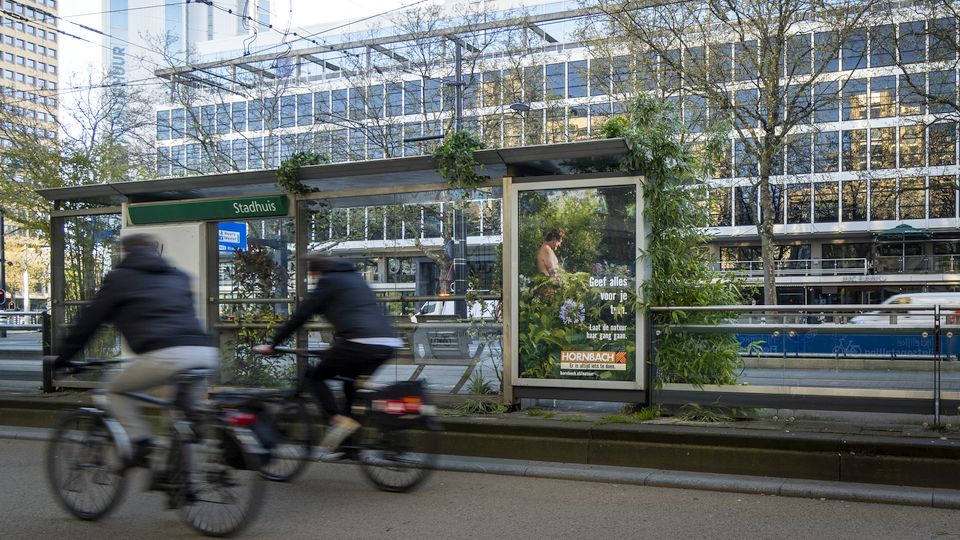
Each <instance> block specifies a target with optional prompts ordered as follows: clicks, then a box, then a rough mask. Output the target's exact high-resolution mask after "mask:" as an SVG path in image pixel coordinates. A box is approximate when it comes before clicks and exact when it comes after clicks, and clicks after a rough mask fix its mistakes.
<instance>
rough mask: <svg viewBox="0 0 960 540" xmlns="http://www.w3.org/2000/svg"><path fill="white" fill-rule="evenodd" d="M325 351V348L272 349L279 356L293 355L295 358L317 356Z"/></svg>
mask: <svg viewBox="0 0 960 540" xmlns="http://www.w3.org/2000/svg"><path fill="white" fill-rule="evenodd" d="M326 350H327V347H323V348H320V349H297V348H294V347H274V348H273V351H274V352H277V353H281V354H295V355H297V356H318V355H320V354H322V353H323V352H324V351H326Z"/></svg>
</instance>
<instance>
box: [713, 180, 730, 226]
mask: <svg viewBox="0 0 960 540" xmlns="http://www.w3.org/2000/svg"><path fill="white" fill-rule="evenodd" d="M730 197H731V196H730V188H726V187H715V188H713V189H711V190H710V226H711V227H729V226H730V225H731V224H732V220H731V218H732V215H731V214H732V210H733V209H732V208H731V204H730Z"/></svg>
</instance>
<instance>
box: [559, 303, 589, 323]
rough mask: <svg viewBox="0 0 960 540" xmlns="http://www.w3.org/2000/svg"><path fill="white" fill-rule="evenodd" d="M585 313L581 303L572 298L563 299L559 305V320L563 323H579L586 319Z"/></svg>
mask: <svg viewBox="0 0 960 540" xmlns="http://www.w3.org/2000/svg"><path fill="white" fill-rule="evenodd" d="M586 315H587V313H586V310H585V309H584V307H583V305H582V304H579V303H577V302H574V301H573V300H564V302H563V305H561V306H560V320H561V321H563V324H566V325H571V324H580V323H582V322H583V321H584V320H585V319H586Z"/></svg>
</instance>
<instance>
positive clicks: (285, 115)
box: [280, 96, 297, 128]
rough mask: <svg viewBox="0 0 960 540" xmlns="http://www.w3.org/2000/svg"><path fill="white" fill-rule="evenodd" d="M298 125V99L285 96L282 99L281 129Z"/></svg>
mask: <svg viewBox="0 0 960 540" xmlns="http://www.w3.org/2000/svg"><path fill="white" fill-rule="evenodd" d="M295 125H297V97H296V96H283V97H281V98H280V127H284V128H288V127H293V126H295Z"/></svg>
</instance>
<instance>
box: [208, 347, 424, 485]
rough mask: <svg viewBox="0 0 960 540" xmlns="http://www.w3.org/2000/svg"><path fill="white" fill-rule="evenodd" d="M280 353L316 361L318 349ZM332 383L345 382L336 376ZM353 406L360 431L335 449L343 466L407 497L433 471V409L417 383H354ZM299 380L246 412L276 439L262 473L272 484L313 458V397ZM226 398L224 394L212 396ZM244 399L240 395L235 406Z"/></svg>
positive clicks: (280, 350) (292, 475)
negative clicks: (253, 412) (256, 415)
mask: <svg viewBox="0 0 960 540" xmlns="http://www.w3.org/2000/svg"><path fill="white" fill-rule="evenodd" d="M274 351H276V352H277V353H280V354H293V355H297V356H300V357H310V356H319V355H321V354H323V351H322V350H305V349H293V348H287V347H274ZM334 380H340V381H344V380H348V379H346V378H342V377H337V378H335V379H334ZM355 382H356V383H357V384H356V387H357V389H356V396H355V398H356V399H355V402H354V404H353V406H352V411H351V412H352V414H353V416H354V418H355V419H356V420H357V421H358V422H360V424H361V427H360V429H359V430H358V431H357V432H356V433H354V434H353V435H352V436H351V437H350V438H349V439H347V441H346V442H345V443H344V444H343V445H342V446H341V447H340V449H339V451H340V452H342V456H343V457H342V458H341V459H340V460H343V461H355V462H357V463H358V464H359V465H360V468H361V470H363V472H364V475H365V476H366V478H367V479H368V480H369V481H370V482H371V483H372V484H373V485H374V486H376V487H377V488H378V489H381V490H383V491H390V492H407V491H411V490H412V489H414V488H415V487H417V486H419V485H420V484H421V483H423V481H424V480H426V478H427V477H428V476H429V474H430V471H431V470H432V468H433V467H434V465H435V463H436V459H437V455H438V454H437V452H438V449H439V432H440V431H441V428H440V424H439V422H438V421H437V419H436V408H435V407H434V406H433V405H431V404H429V403H428V399H427V394H426V391H425V390H424V388H423V384H422V383H421V382H420V381H406V382H399V383H396V384H391V385H385V386H377V387H374V386H373V385H371V384H368V383H366V381H364V380H358V381H355ZM304 390H305V389H304V378H303V376H302V374H301V375H300V376H298V377H297V378H296V380H295V382H294V385H293V386H292V387H291V388H288V389H284V390H279V391H267V392H260V393H258V394H257V395H256V398H255V399H254V400H253V401H250V400H249V399H248V401H247V403H246V405H245V406H246V407H248V409H250V408H252V409H259V411H261V413H260V415H261V416H260V417H261V418H262V419H263V424H265V425H261V428H262V429H263V430H265V431H270V432H271V433H270V434H268V435H265V437H266V438H268V439H270V438H275V439H276V445H274V446H273V447H272V448H271V458H270V460H269V462H268V463H267V464H266V465H265V466H264V467H262V468H261V474H262V475H263V476H264V477H265V478H267V479H269V480H273V481H279V482H289V481H291V480H293V479H295V478H296V477H297V476H299V475H300V474H301V473H302V472H303V471H304V469H305V468H306V465H307V463H308V462H309V460H310V459H311V458H312V453H313V446H314V442H315V439H314V437H315V430H314V418H313V415H312V414H311V413H310V412H309V410H308V409H307V402H308V401H312V398H310V397H307V396H306V395H305V392H304ZM229 398H230V393H229V392H224V393H221V394H219V395H217V396H216V399H218V400H227V399H229ZM244 399H247V396H240V397H239V399H238V400H236V401H238V402H242V401H243V400H244Z"/></svg>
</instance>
